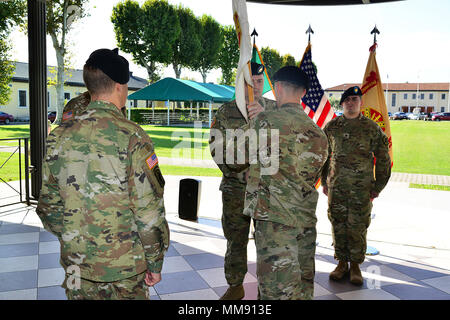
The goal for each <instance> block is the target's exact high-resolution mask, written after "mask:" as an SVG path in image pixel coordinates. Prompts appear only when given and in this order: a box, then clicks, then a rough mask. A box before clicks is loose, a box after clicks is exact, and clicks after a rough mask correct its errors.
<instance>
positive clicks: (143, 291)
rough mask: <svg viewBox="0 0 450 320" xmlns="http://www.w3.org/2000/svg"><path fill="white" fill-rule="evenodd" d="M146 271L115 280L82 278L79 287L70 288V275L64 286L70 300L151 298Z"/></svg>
mask: <svg viewBox="0 0 450 320" xmlns="http://www.w3.org/2000/svg"><path fill="white" fill-rule="evenodd" d="M145 275H146V272H143V273H140V274H138V275H135V276H133V277H131V278H128V279H124V280H119V281H115V282H95V281H90V280H87V279H81V281H80V287H81V288H79V289H77V288H74V289H69V288H68V285H67V281H68V277H67V276H66V279H65V280H64V283H63V284H62V287H63V288H64V289H66V296H67V299H69V300H149V299H150V295H149V291H148V286H147V284H146V283H145Z"/></svg>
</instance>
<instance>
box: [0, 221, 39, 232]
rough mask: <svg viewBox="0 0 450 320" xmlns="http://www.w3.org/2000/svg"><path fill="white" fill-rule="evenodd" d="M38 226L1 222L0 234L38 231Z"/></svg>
mask: <svg viewBox="0 0 450 320" xmlns="http://www.w3.org/2000/svg"><path fill="white" fill-rule="evenodd" d="M39 231H40V229H39V227H32V226H27V225H24V224H16V223H12V224H2V225H1V226H0V234H11V233H26V232H39Z"/></svg>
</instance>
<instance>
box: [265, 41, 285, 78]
mask: <svg viewBox="0 0 450 320" xmlns="http://www.w3.org/2000/svg"><path fill="white" fill-rule="evenodd" d="M261 57H262V59H263V61H264V64H265V66H266V68H267V74H268V76H269V78H270V79H273V75H274V74H275V72H277V71H278V70H279V69H280V68H281V66H282V65H283V58H282V57H281V56H280V54H279V53H278V51H276V50H275V49H271V48H269V47H263V48H261Z"/></svg>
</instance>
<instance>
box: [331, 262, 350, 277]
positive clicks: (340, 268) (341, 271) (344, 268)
mask: <svg viewBox="0 0 450 320" xmlns="http://www.w3.org/2000/svg"><path fill="white" fill-rule="evenodd" d="M347 272H348V263H347V261H339V264H338V265H337V267H336V269H334V271H332V272H331V273H330V279H331V280H336V281H339V280H341V279H342V278H343V277H344V276H345V274H346V273H347Z"/></svg>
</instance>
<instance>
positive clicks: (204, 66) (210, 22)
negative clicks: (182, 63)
mask: <svg viewBox="0 0 450 320" xmlns="http://www.w3.org/2000/svg"><path fill="white" fill-rule="evenodd" d="M200 23H201V28H200V32H199V35H200V43H201V50H200V56H199V58H198V59H197V62H196V64H195V65H194V69H195V70H198V71H200V73H201V75H202V77H203V82H206V76H207V75H208V72H209V71H210V70H212V69H214V68H217V67H219V65H218V60H219V59H218V58H219V52H220V49H221V48H222V44H223V35H222V32H221V30H220V29H221V28H220V24H219V23H217V21H216V20H214V19H213V18H212V17H210V16H208V15H206V14H204V15H203V16H202V17H201V18H200Z"/></svg>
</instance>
